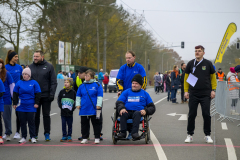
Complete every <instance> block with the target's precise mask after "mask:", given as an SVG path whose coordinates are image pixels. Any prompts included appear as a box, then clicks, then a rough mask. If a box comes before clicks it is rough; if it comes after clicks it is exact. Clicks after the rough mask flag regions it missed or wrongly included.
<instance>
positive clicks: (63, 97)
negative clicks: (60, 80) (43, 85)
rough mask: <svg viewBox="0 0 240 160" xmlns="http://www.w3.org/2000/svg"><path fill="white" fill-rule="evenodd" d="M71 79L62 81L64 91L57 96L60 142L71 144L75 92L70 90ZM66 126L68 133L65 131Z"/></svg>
mask: <svg viewBox="0 0 240 160" xmlns="http://www.w3.org/2000/svg"><path fill="white" fill-rule="evenodd" d="M72 86H73V79H72V78H68V79H66V80H65V81H64V89H62V90H61V91H60V92H59V94H58V107H59V108H60V109H61V118H62V133H63V136H62V139H61V140H60V142H65V141H68V142H72V124H73V111H74V110H75V108H76V107H75V100H76V92H75V91H74V90H73V89H72ZM66 125H68V132H67V131H66Z"/></svg>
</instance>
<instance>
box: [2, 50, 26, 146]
mask: <svg viewBox="0 0 240 160" xmlns="http://www.w3.org/2000/svg"><path fill="white" fill-rule="evenodd" d="M17 62H18V54H17V53H16V52H15V51H13V50H9V51H8V53H7V57H6V65H5V68H6V70H7V71H8V72H9V73H10V74H11V76H12V79H13V82H14V83H15V84H16V83H17V82H18V81H19V80H20V78H21V76H22V71H23V69H22V66H20V65H19V64H17ZM11 104H12V102H11V103H10V105H11ZM4 105H9V102H8V103H5V101H4ZM11 113H12V111H11ZM15 114H16V127H17V128H16V134H15V135H14V137H13V138H14V139H15V138H16V139H19V138H20V134H19V131H20V122H19V118H18V114H17V112H15ZM8 134H9V133H8ZM10 134H12V131H11V133H10ZM6 139H7V140H8V141H10V140H11V139H10V136H7V137H6Z"/></svg>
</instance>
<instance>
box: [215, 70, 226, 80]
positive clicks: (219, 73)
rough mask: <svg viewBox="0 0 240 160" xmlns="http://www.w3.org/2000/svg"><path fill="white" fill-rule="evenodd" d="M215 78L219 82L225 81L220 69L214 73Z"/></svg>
mask: <svg viewBox="0 0 240 160" xmlns="http://www.w3.org/2000/svg"><path fill="white" fill-rule="evenodd" d="M216 78H217V80H219V81H226V76H225V73H224V72H223V71H222V69H221V68H219V69H218V72H217V73H216Z"/></svg>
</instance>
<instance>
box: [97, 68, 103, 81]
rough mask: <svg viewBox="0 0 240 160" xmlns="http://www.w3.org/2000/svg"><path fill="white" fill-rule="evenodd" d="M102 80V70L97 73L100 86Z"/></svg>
mask: <svg viewBox="0 0 240 160" xmlns="http://www.w3.org/2000/svg"><path fill="white" fill-rule="evenodd" d="M103 80H104V77H103V69H100V72H99V73H98V82H99V83H100V84H101V85H102V82H103Z"/></svg>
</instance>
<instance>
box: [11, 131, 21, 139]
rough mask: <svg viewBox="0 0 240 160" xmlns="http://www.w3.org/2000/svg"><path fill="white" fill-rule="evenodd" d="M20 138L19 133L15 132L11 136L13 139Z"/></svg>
mask: <svg viewBox="0 0 240 160" xmlns="http://www.w3.org/2000/svg"><path fill="white" fill-rule="evenodd" d="M20 138H21V135H20V134H19V133H18V132H16V133H15V135H14V136H13V139H20Z"/></svg>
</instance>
